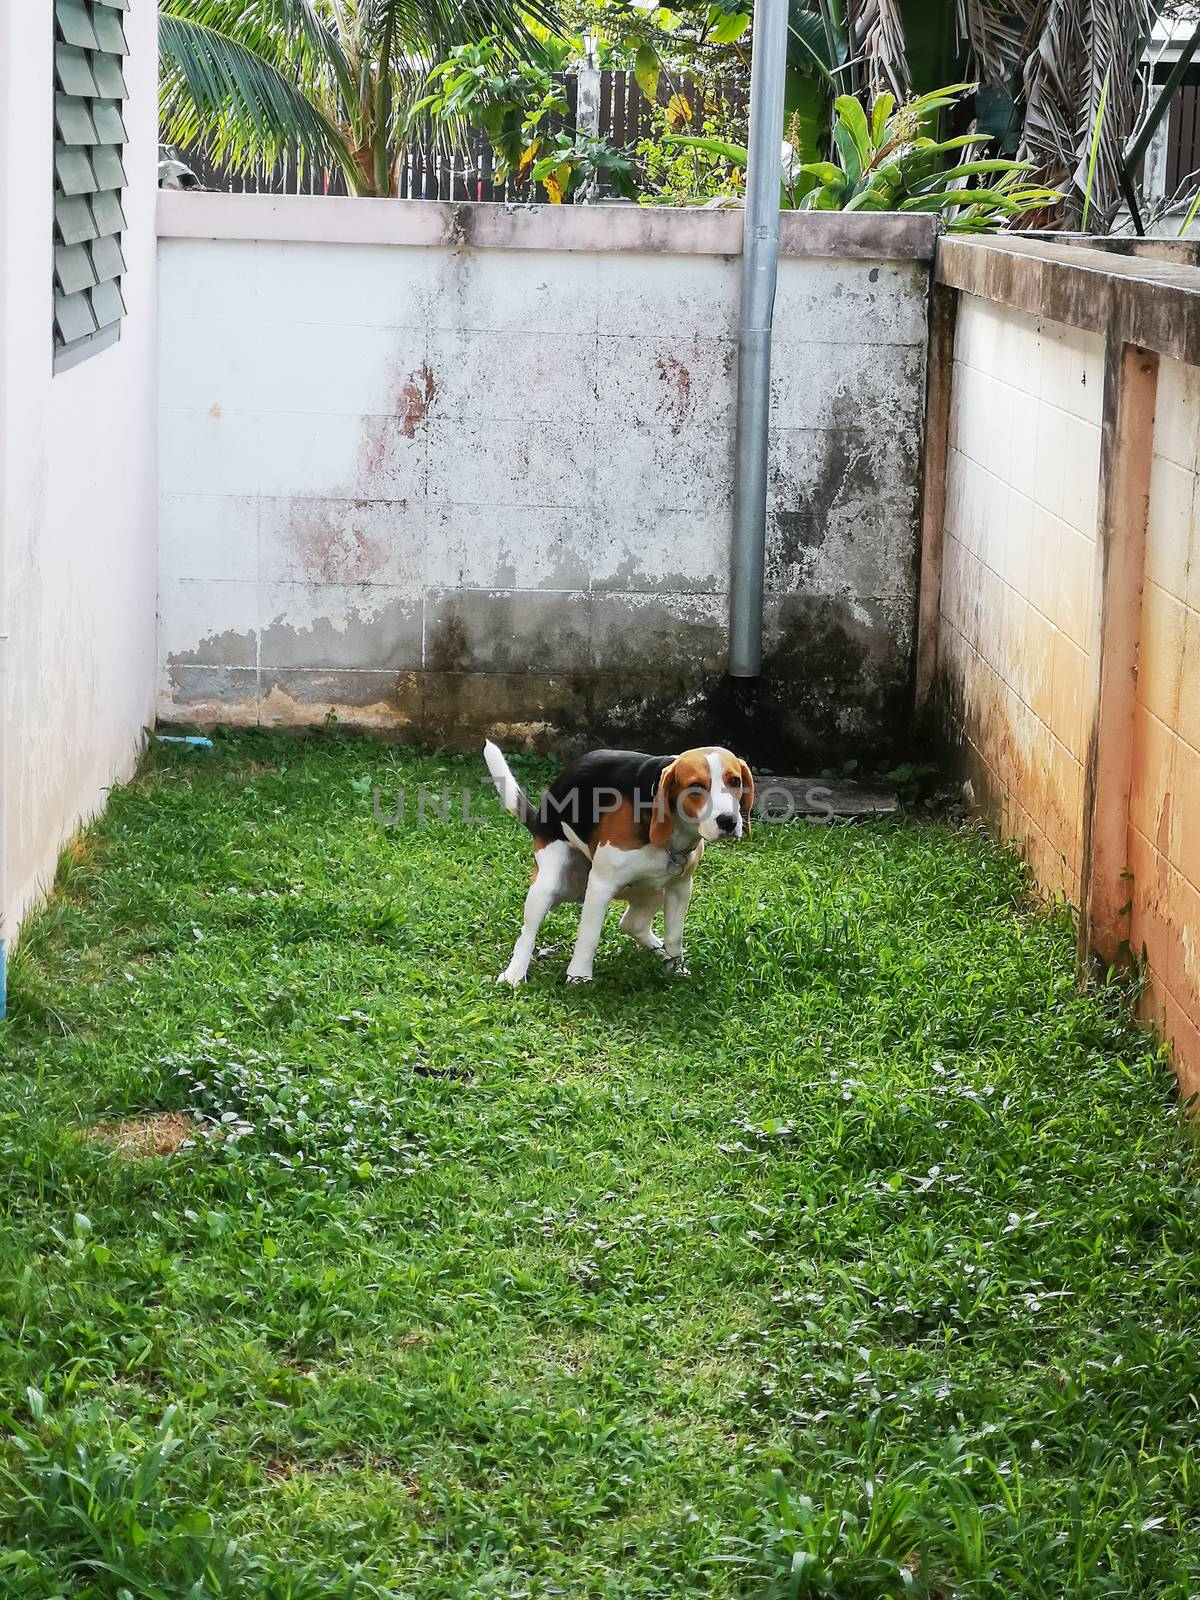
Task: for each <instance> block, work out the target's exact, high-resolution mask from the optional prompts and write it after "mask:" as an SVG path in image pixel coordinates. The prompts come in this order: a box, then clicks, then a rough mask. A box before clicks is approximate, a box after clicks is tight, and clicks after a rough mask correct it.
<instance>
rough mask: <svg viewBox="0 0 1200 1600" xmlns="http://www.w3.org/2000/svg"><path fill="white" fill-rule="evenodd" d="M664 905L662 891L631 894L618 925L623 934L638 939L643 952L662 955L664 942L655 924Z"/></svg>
mask: <svg viewBox="0 0 1200 1600" xmlns="http://www.w3.org/2000/svg"><path fill="white" fill-rule="evenodd" d="M662 903H663V897H662V890H661V889H649V890H647V891H646V892H645V893H644V894H633V893H631V894H630V896H629V904H628V906H627V907H626V908H625V914H624V916H623V917H622V918H621V920H620V922H619V923H618V924H617V926H618V927H619V928H620V930H621V932H622V933H627V934H628V935H629V937H630V938H631V939H636V940H637V942H638V944H640V945H641V947H642V949H643V950H655V951H657V952H658V953H659V954H660V955H661V954H662V947H663V942H662V940H661V939H660V938H659V937H658V935H657V934H656V933H655V931H654V927H653V923H654V919H655V917H656V916H657V915H658V913H659V911H660V910H661V909H662Z"/></svg>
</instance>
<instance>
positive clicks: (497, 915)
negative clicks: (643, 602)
mask: <svg viewBox="0 0 1200 1600" xmlns="http://www.w3.org/2000/svg"><path fill="white" fill-rule="evenodd" d="M518 764H519V765H520V766H521V768H522V776H523V778H524V779H525V780H526V781H527V783H528V785H529V786H530V787H532V788H538V787H540V786H541V785H542V784H543V783H544V782H545V781H546V780H547V778H548V777H549V775H550V772H551V768H550V766H549V765H548V764H547V763H545V762H542V761H539V760H536V759H533V758H530V759H528V760H526V761H524V762H523V763H518ZM479 775H480V774H479V763H478V762H477V761H476V760H474V759H473V758H468V757H463V758H460V757H451V756H446V755H443V754H439V753H432V752H419V751H399V750H395V749H391V748H387V747H381V746H377V745H369V744H356V743H350V742H347V741H344V740H341V739H339V738H336V737H331V736H330V735H329V734H323V735H318V736H314V737H312V738H308V739H272V738H268V737H265V736H259V735H231V734H223V735H221V736H219V737H218V740H217V744H216V748H215V749H214V750H212V751H209V752H204V753H203V754H201V755H197V754H195V753H193V752H189V751H184V750H182V749H180V748H179V747H168V746H159V747H156V748H155V749H154V750H153V751H152V752H151V753H150V755H149V756H148V758H147V760H146V762H145V764H144V766H143V769H142V771H141V772H140V774H139V776H138V778H137V779H136V781H135V782H134V783H133V784H131V785H130V786H129V787H127V788H125V789H122V790H119V791H117V792H115V793H114V794H113V796H112V803H111V806H110V809H109V812H108V814H107V816H106V817H105V819H104V820H103V822H102V823H101V824H99V825H98V827H97V828H95V829H93V830H92V831H91V832H90V833H89V834H88V835H87V836H86V837H85V838H84V839H83V840H81V841H80V842H79V844H78V846H77V847H76V848H75V849H74V850H73V851H72V852H71V853H70V855H69V857H68V858H67V859H66V860H65V862H64V873H63V876H62V877H61V878H60V887H59V891H58V893H57V894H56V896H55V898H54V900H53V901H52V902H51V904H50V905H49V907H48V908H47V909H46V910H45V911H44V912H43V913H42V914H41V915H40V916H38V917H36V918H35V919H33V920H32V921H31V922H30V923H29V924H28V925H27V927H26V930H25V932H24V935H23V937H22V940H21V944H20V948H19V949H18V951H17V953H16V958H15V960H14V963H13V985H12V1018H11V1021H10V1022H9V1023H8V1024H7V1025H6V1031H5V1032H4V1033H2V1034H0V1040H2V1048H3V1052H4V1057H3V1059H4V1074H3V1078H2V1079H0V1084H2V1095H3V1098H2V1099H0V1175H2V1179H3V1187H2V1191H0V1209H2V1212H3V1223H4V1228H3V1232H2V1233H0V1410H2V1411H3V1413H4V1415H3V1421H2V1424H0V1426H2V1429H3V1434H4V1437H5V1440H6V1442H5V1443H4V1444H3V1445H2V1446H0V1549H2V1551H3V1553H2V1554H0V1594H4V1595H5V1596H7V1595H9V1594H11V1595H13V1596H15V1597H17V1600H50V1597H51V1596H60V1595H71V1596H72V1597H74V1596H86V1597H87V1600H93V1597H94V1600H119V1597H123V1596H125V1595H127V1594H128V1595H132V1596H135V1597H137V1600H142V1597H147V1600H149V1597H154V1600H185V1597H186V1600H202V1597H203V1600H209V1597H220V1600H225V1597H234V1596H236V1597H238V1600H242V1597H244V1596H248V1597H253V1600H285V1597H286V1600H308V1597H310V1596H312V1597H314V1600H315V1597H316V1596H318V1595H320V1596H321V1597H323V1600H348V1597H350V1596H352V1595H353V1596H358V1597H366V1600H374V1597H381V1596H389V1597H392V1596H406V1597H407V1596H414V1597H415V1596H420V1600H452V1597H462V1600H465V1597H467V1596H470V1597H471V1600H475V1597H477V1596H483V1595H503V1596H506V1597H507V1596H518V1595H530V1596H539V1597H540V1596H550V1595H554V1594H563V1595H568V1594H569V1595H571V1596H573V1597H596V1600H618V1597H619V1600H637V1597H656V1600H659V1597H661V1600H666V1597H668V1596H670V1597H671V1600H677V1597H687V1596H697V1597H699V1596H705V1597H718V1600H734V1597H743V1596H744V1597H749V1596H756V1597H772V1596H779V1597H781V1600H782V1597H784V1596H787V1597H791V1600H804V1597H809V1596H833V1597H851V1596H853V1597H860V1600H868V1597H871V1600H874V1597H878V1596H887V1595H893V1594H894V1595H905V1594H912V1595H916V1596H928V1597H937V1600H947V1597H949V1596H951V1595H955V1596H962V1597H964V1600H965V1597H970V1600H999V1597H1000V1596H1011V1595H1013V1594H1020V1595H1022V1596H1028V1597H1030V1600H1051V1597H1053V1600H1061V1597H1063V1596H1069V1597H1072V1600H1076V1597H1078V1600H1092V1597H1096V1600H1098V1597H1100V1596H1105V1597H1110V1596H1121V1595H1127V1596H1143V1595H1148V1594H1154V1595H1155V1596H1156V1597H1158V1596H1164V1597H1168V1600H1185V1597H1189V1596H1193V1595H1195V1594H1196V1593H1197V1592H1198V1591H1200V1474H1198V1472H1197V1466H1196V1450H1195V1438H1196V1427H1197V1420H1198V1419H1197V1415H1196V1406H1197V1402H1196V1399H1195V1397H1196V1395H1197V1394H1198V1393H1200V1338H1198V1337H1197V1334H1198V1331H1200V1287H1198V1285H1200V1241H1198V1238H1197V1216H1198V1202H1200V1184H1198V1183H1197V1175H1196V1168H1195V1161H1194V1156H1193V1150H1192V1146H1191V1143H1190V1141H1189V1139H1188V1137H1187V1136H1186V1133H1185V1131H1184V1128H1183V1125H1182V1122H1181V1118H1180V1115H1179V1111H1178V1108H1177V1107H1175V1105H1174V1104H1173V1099H1172V1095H1171V1080H1170V1078H1169V1075H1168V1073H1167V1072H1166V1069H1165V1067H1164V1065H1163V1063H1162V1062H1161V1060H1160V1059H1159V1057H1158V1054H1157V1052H1156V1051H1155V1050H1154V1049H1153V1048H1152V1046H1151V1044H1150V1042H1149V1041H1148V1040H1147V1038H1146V1037H1145V1036H1144V1035H1142V1034H1141V1033H1140V1032H1139V1031H1138V1030H1137V1028H1136V1027H1135V1026H1134V1025H1133V1024H1132V1023H1131V1021H1130V1020H1129V1017H1128V1013H1127V1009H1126V1004H1125V997H1124V996H1123V995H1122V993H1121V992H1120V991H1119V990H1118V989H1116V988H1115V987H1109V988H1102V989H1100V990H1098V991H1094V992H1092V993H1090V994H1088V995H1081V994H1080V993H1079V992H1078V991H1077V990H1076V988H1075V985H1074V982H1073V937H1072V931H1071V927H1070V924H1069V921H1068V919H1067V918H1066V917H1065V916H1064V915H1063V914H1061V913H1053V914H1043V913H1040V912H1035V911H1033V910H1031V909H1030V907H1029V905H1028V903H1027V900H1026V894H1025V884H1024V880H1023V876H1022V873H1021V870H1020V868H1019V866H1018V865H1017V864H1016V863H1015V862H1014V861H1013V860H1012V859H1011V858H1010V857H1009V856H1007V855H1005V854H1004V853H1002V852H999V851H997V850H996V849H994V848H993V847H992V846H991V845H990V844H989V843H988V841H987V840H986V839H985V838H984V837H983V836H982V835H981V834H979V833H977V832H974V831H969V830H968V831H954V830H951V829H949V828H946V827H944V826H940V825H938V824H935V823H931V822H922V823H920V824H919V825H913V824H899V825H893V824H873V825H870V826H861V827H855V828H844V827H831V828H822V827H812V826H809V825H806V824H796V825H794V826H791V827H786V828H785V827H779V828H768V827H762V828H759V829H756V830H755V834H754V837H753V839H752V840H750V841H748V842H747V843H746V844H744V845H740V846H738V847H737V848H730V849H728V850H719V851H712V852H710V854H709V856H708V857H707V858H706V860H705V862H704V867H703V870H702V874H701V880H700V884H699V888H698V892H697V896H696V899H695V901H694V903H693V909H692V912H691V915H690V917H689V923H688V938H689V965H690V967H691V969H692V977H691V978H690V979H689V980H686V981H682V982H672V981H670V980H669V979H668V978H667V976H666V975H665V974H664V973H663V972H662V971H661V968H660V964H659V963H658V962H656V961H654V960H652V959H651V958H649V957H647V956H646V954H645V953H644V952H642V951H640V950H638V949H637V948H636V947H634V946H633V945H632V944H631V943H629V942H628V941H625V940H622V939H621V938H620V936H619V935H618V934H617V933H616V931H615V928H611V929H610V930H609V932H608V934H607V935H606V938H605V941H604V943H603V945H602V946H601V952H600V958H599V961H598V963H597V980H596V982H595V983H594V984H593V985H592V986H591V987H590V988H587V989H578V988H568V987H567V986H566V985H565V984H564V983H563V982H562V978H563V972H564V969H565V966H566V962H567V959H568V954H569V952H568V951H567V950H563V951H562V953H561V954H560V955H557V956H554V957H551V958H550V959H548V960H546V961H544V962H539V963H537V964H536V965H535V968H534V971H533V973H532V975H531V980H530V983H529V985H528V986H527V988H526V989H525V990H523V991H521V992H518V993H516V994H513V993H511V992H508V991H505V990H503V989H497V988H496V987H495V986H494V984H493V983H492V978H493V976H494V974H495V973H496V972H498V971H499V970H500V969H501V967H502V966H503V965H504V963H505V961H506V960H507V955H508V950H509V948H510V947H511V942H512V937H513V931H514V929H515V927H516V926H517V925H518V922H519V916H520V905H521V900H522V898H523V893H524V887H525V884H526V882H527V867H528V863H527V844H528V841H527V838H526V837H525V836H524V835H523V833H522V832H521V830H520V829H518V828H516V827H515V826H514V825H513V824H512V823H511V821H510V820H509V819H505V818H502V817H501V816H500V815H499V813H498V808H497V807H496V805H495V802H494V801H489V800H484V801H481V802H480V803H479V804H478V806H477V807H476V810H477V811H478V812H480V813H482V812H484V811H486V812H487V814H488V816H489V819H490V824H489V825H488V826H475V825H471V824H468V823H464V822H463V821H462V819H461V817H460V816H456V815H455V813H454V811H453V810H452V811H451V815H450V818H449V820H448V821H447V822H445V823H441V822H431V823H428V824H427V825H426V826H424V827H418V826H417V824H416V819H415V817H414V816H412V815H407V814H406V815H405V817H404V818H403V819H402V820H401V821H400V822H399V823H398V824H397V825H396V826H395V827H390V828H386V829H385V828H382V827H380V826H379V824H378V823H377V822H376V821H375V820H374V818H373V816H372V808H371V798H370V797H371V793H372V791H373V790H374V789H376V788H378V789H379V790H380V792H381V793H382V794H384V795H390V794H394V793H395V792H396V790H397V788H398V787H401V786H402V787H403V788H404V789H405V790H406V791H407V792H409V793H416V792H417V790H418V789H419V788H420V787H422V786H423V787H425V788H426V789H427V790H429V791H430V792H433V793H437V792H440V791H441V790H442V789H443V788H450V789H457V788H459V787H461V786H463V785H469V784H473V783H476V782H477V780H478V779H479ZM575 914H576V913H573V912H572V911H571V910H570V909H564V910H561V911H559V912H557V913H555V921H556V924H557V933H556V932H554V931H553V930H548V931H547V938H548V939H553V938H555V937H560V938H561V937H563V936H569V935H570V934H571V932H572V931H573V917H574V915H575ZM614 921H615V919H614ZM197 1114H199V1115H200V1116H201V1117H203V1118H204V1119H206V1120H205V1123H204V1126H206V1127H209V1128H219V1129H221V1130H223V1131H224V1132H225V1134H226V1136H225V1137H223V1138H219V1139H218V1138H201V1139H197V1140H195V1141H194V1145H193V1147H192V1148H190V1149H189V1148H179V1149H177V1150H176V1151H175V1152H174V1153H173V1154H171V1155H170V1157H169V1159H149V1160H145V1159H135V1160H130V1159H127V1158H126V1157H124V1156H123V1155H122V1153H121V1150H120V1149H119V1148H112V1147H111V1146H110V1144H109V1143H108V1142H106V1141H104V1140H89V1139H81V1138H80V1137H79V1136H78V1133H79V1130H80V1129H81V1128H86V1127H92V1126H94V1125H95V1124H96V1123H97V1122H100V1123H105V1124H108V1125H116V1126H119V1125H120V1124H122V1123H129V1122H134V1123H137V1124H139V1125H145V1120H144V1119H158V1118H161V1117H166V1118H170V1117H179V1118H181V1119H186V1121H194V1119H195V1117H196V1115H197ZM186 1121H185V1122H183V1123H181V1124H180V1125H184V1126H185V1125H186ZM151 1125H152V1124H151ZM119 1142H120V1141H119V1140H118V1141H117V1143H118V1145H119Z"/></svg>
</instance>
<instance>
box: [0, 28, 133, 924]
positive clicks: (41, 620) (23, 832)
mask: <svg viewBox="0 0 1200 1600" xmlns="http://www.w3.org/2000/svg"><path fill="white" fill-rule="evenodd" d="M123 18H124V23H125V27H126V32H127V37H128V44H129V55H128V57H127V59H126V64H125V65H126V79H127V85H128V90H129V95H128V100H127V102H126V110H125V117H126V124H127V128H128V133H129V142H128V145H127V146H126V149H125V165H126V170H127V175H128V180H129V181H128V186H127V188H126V191H125V212H126V220H127V224H128V226H127V228H126V230H125V232H124V234H123V235H122V247H123V250H124V253H125V258H126V266H127V271H126V273H125V275H124V277H123V279H122V290H123V293H124V296H125V300H126V304H127V308H128V315H127V316H126V318H125V320H124V323H123V326H122V330H121V337H120V341H119V343H117V344H116V345H114V346H112V347H111V348H109V349H107V350H103V351H99V352H97V353H96V354H94V355H92V356H90V357H89V358H88V359H86V360H84V361H82V362H81V363H80V364H79V365H77V366H75V367H74V368H73V369H71V370H69V371H65V372H61V373H59V374H57V375H55V374H54V373H53V372H52V338H51V317H52V288H51V278H52V271H53V263H52V242H53V198H54V176H53V159H52V153H53V111H54V20H53V8H52V7H51V6H49V5H45V6H18V5H13V6H6V7H3V8H0V350H2V351H3V357H4V359H3V365H2V366H0V917H2V919H3V925H2V928H0V933H2V935H3V937H4V938H5V939H6V940H7V941H8V942H9V943H11V941H12V940H13V938H14V937H15V934H16V930H17V927H18V925H19V923H20V920H21V917H22V914H23V913H24V911H25V910H26V909H27V908H28V907H29V906H30V905H31V904H32V902H33V901H34V900H35V898H36V897H37V896H38V895H39V894H40V893H41V892H43V891H44V890H45V889H46V888H47V887H48V885H49V884H50V882H51V881H52V879H53V875H54V870H55V863H56V859H57V856H58V852H59V849H60V847H61V846H62V844H63V842H64V840H65V839H66V838H68V837H69V835H70V834H71V833H72V831H73V830H74V829H75V828H76V827H77V826H78V825H79V824H80V823H81V822H83V821H84V820H86V819H87V818H89V817H90V816H91V815H92V814H94V813H95V812H96V811H98V810H99V809H100V808H101V807H102V806H103V804H104V801H105V796H106V793H107V790H108V788H109V786H110V785H112V784H113V783H116V782H119V781H121V780H122V779H124V778H126V777H128V776H129V774H130V773H131V771H132V769H133V764H134V761H135V758H136V754H137V751H138V748H139V743H140V740H141V736H142V730H143V728H144V727H145V725H146V724H147V723H148V722H149V721H150V719H151V717H152V715H153V705H154V698H153V689H154V620H153V619H154V592H155V544H156V503H155V499H156V497H155V399H154V386H155V332H154V317H155V298H156V297H155V197H156V193H157V173H156V160H157V155H156V152H157V127H156V123H157V34H156V17H155V10H154V7H153V6H152V5H146V4H139V5H135V6H132V7H131V8H130V10H129V11H128V12H126V13H124V14H123ZM5 636H7V637H5Z"/></svg>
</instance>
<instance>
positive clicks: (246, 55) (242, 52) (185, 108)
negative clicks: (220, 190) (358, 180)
mask: <svg viewBox="0 0 1200 1600" xmlns="http://www.w3.org/2000/svg"><path fill="white" fill-rule="evenodd" d="M246 40H250V41H252V40H253V33H248V34H247V36H246ZM246 40H244V39H241V38H234V37H232V36H231V35H230V34H228V33H224V32H221V31H220V30H219V29H217V28H215V27H213V26H210V25H209V24H207V23H205V22H202V21H197V20H196V18H195V16H187V17H185V16H181V15H178V14H176V13H174V12H171V11H164V12H163V13H162V14H161V15H160V17H159V48H160V52H161V59H162V73H161V92H160V118H161V123H162V131H163V137H164V139H165V140H166V141H167V142H168V143H170V144H178V145H185V146H186V145H189V144H193V143H196V142H198V141H201V140H203V141H204V143H205V144H206V145H207V147H208V148H209V150H210V152H211V153H212V155H213V157H214V158H215V159H216V160H218V161H221V162H225V163H227V164H228V165H229V166H230V167H231V168H232V169H233V170H235V171H241V172H246V171H249V170H250V169H251V168H252V167H253V166H254V165H255V164H256V163H259V162H262V163H265V164H266V165H269V166H271V165H275V164H276V163H277V162H278V161H279V160H280V159H281V157H283V156H284V155H285V154H288V153H289V152H294V153H295V154H296V155H297V157H298V158H299V159H300V160H301V161H302V162H311V163H313V164H314V165H316V166H332V165H337V166H345V165H346V164H347V162H348V161H349V160H350V156H349V151H348V149H347V147H346V143H345V141H344V139H343V137H342V135H341V133H340V131H339V130H338V128H337V127H336V126H335V125H334V123H333V122H332V121H331V120H330V119H329V118H328V117H326V116H325V115H324V114H323V112H322V111H321V110H320V109H319V108H318V106H317V105H316V104H314V101H313V99H312V98H311V96H310V95H309V94H306V93H305V92H304V89H303V88H301V87H300V86H299V85H298V84H297V83H296V82H295V81H293V78H292V77H291V76H290V75H289V74H287V73H286V72H285V71H284V70H283V67H284V62H285V61H286V58H285V57H284V58H281V57H280V54H279V52H280V48H281V47H280V41H279V39H278V38H273V39H268V40H266V41H264V45H263V50H262V52H261V53H260V52H259V51H258V50H256V49H254V48H253V47H252V42H246ZM273 56H274V57H275V59H272V57H273Z"/></svg>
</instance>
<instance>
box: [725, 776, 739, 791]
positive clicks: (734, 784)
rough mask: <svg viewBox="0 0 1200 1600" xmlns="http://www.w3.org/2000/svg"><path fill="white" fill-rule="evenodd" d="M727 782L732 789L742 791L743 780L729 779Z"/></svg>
mask: <svg viewBox="0 0 1200 1600" xmlns="http://www.w3.org/2000/svg"><path fill="white" fill-rule="evenodd" d="M726 781H727V782H728V784H729V787H730V788H731V789H740V788H741V787H742V780H741V779H740V778H729V779H727V780H726Z"/></svg>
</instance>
